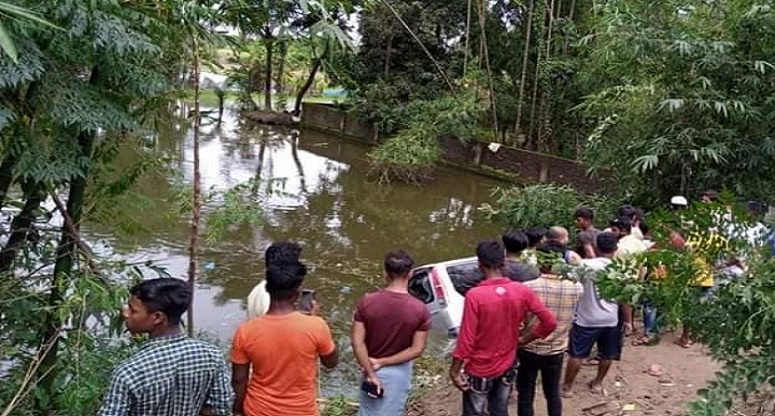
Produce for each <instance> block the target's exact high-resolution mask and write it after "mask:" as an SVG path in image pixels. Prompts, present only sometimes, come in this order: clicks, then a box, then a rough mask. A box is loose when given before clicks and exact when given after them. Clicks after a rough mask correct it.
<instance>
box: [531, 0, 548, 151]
mask: <svg viewBox="0 0 775 416" xmlns="http://www.w3.org/2000/svg"><path fill="white" fill-rule="evenodd" d="M547 11H548V10H543V13H541V25H542V30H541V39H543V38H544V36H546V12H547ZM541 46H542V45H541V42H540V41H539V42H538V47H537V48H536V49H537V50H538V51H537V53H536V69H535V76H534V78H533V96H532V98H531V104H530V127H529V128H528V133H527V142H528V143H532V148H533V149H536V143H535V137H533V126H536V125H537V124H536V123H537V122H536V108H537V107H538V84H539V83H540V82H541V80H540V79H539V78H540V75H541V72H540V70H541V51H542V48H541Z"/></svg>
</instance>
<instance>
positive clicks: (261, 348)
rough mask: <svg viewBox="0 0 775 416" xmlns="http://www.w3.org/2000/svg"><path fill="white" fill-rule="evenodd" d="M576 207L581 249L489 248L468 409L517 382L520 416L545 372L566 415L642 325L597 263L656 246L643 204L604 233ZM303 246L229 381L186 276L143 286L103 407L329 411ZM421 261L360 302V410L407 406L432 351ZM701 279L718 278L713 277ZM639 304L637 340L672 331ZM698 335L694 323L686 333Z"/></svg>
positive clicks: (543, 236) (459, 351) (324, 352)
mask: <svg viewBox="0 0 775 416" xmlns="http://www.w3.org/2000/svg"><path fill="white" fill-rule="evenodd" d="M711 197H713V198H715V197H716V196H715V194H708V195H703V198H711ZM711 202H712V201H711ZM671 204H672V206H673V208H675V209H681V208H684V207H686V206H687V205H688V201H687V200H686V198H684V197H675V198H673V199H672V200H671ZM574 218H575V225H576V228H577V230H576V238H575V244H574V245H573V246H572V247H571V246H570V232H569V231H568V230H567V229H565V228H563V227H559V226H554V227H550V228H548V229H547V228H542V227H535V228H530V229H526V230H510V231H508V232H506V233H505V234H504V235H503V236H502V239H501V241H496V240H490V241H484V242H481V243H479V244H478V246H477V247H476V255H477V258H478V262H479V269H480V271H481V273H482V280H481V281H480V282H479V283H478V284H477V285H476V286H475V287H473V288H471V289H470V290H468V292H467V293H466V294H465V306H464V309H463V319H462V323H461V326H460V329H459V334H458V337H457V340H456V344H455V348H454V351H453V353H452V363H451V366H450V369H449V376H450V379H451V381H452V383H453V384H454V386H455V387H457V388H458V389H459V390H460V391H462V402H463V416H480V415H489V416H504V415H508V414H509V411H508V405H509V401H510V400H511V399H512V397H513V394H512V391H513V390H515V391H516V401H517V414H518V415H519V416H531V415H533V414H534V413H533V412H534V403H533V402H534V398H535V394H536V388H537V380H538V375H539V374H540V376H541V383H542V388H543V394H544V396H545V397H546V402H547V407H548V409H547V410H548V415H549V416H560V415H561V414H562V403H563V399H568V398H571V397H573V395H574V394H575V392H576V389H577V387H576V386H575V384H574V382H575V379H576V376H577V375H578V373H579V370H580V368H581V366H582V365H583V364H584V363H585V361H587V362H590V363H591V364H593V365H596V366H597V376H596V377H595V378H594V379H593V380H592V381H591V382H590V383H588V385H587V386H586V388H588V389H589V391H591V392H592V393H598V394H600V393H603V392H604V390H605V388H604V383H605V379H606V375H607V373H608V370H609V369H610V367H611V365H612V362H613V361H617V360H619V359H620V358H621V355H622V350H623V345H624V339H625V337H626V336H628V335H631V334H632V332H633V320H634V315H635V313H634V309H635V308H634V307H633V305H623V304H618V303H616V302H613V301H609V300H606V299H602V298H601V297H600V295H599V293H598V290H597V288H596V286H595V280H596V276H597V273H598V272H600V271H602V270H606V269H607V268H608V267H610V265H611V264H612V263H613V262H614V260H615V259H617V258H622V259H626V258H627V257H628V256H635V255H637V254H638V253H642V252H645V251H647V250H649V249H650V248H652V247H653V245H654V243H653V241H651V238H650V230H649V227H648V225H647V224H646V223H645V222H644V215H643V212H642V211H641V210H639V209H637V208H635V207H632V206H630V205H625V206H622V207H620V208H619V210H618V212H617V213H616V216H615V218H614V219H613V220H611V221H610V222H609V223H608V228H607V229H605V230H598V229H597V228H596V227H595V215H594V212H593V211H592V210H591V209H587V208H582V209H579V210H577V211H576V212H575V215H574ZM671 237H672V238H671V242H672V244H675V245H676V246H680V245H682V244H686V241H685V240H686V239H685V238H684V236H682V235H680V233H679V232H675V233H673V235H671ZM300 254H301V247H300V246H299V245H298V244H296V243H292V242H279V243H275V244H273V245H271V246H270V247H269V248H268V249H267V251H266V256H265V263H266V278H265V280H264V281H263V282H262V283H261V284H259V285H258V286H257V287H256V289H254V291H253V292H252V293H251V294H250V296H249V315H250V319H248V320H247V321H246V322H244V323H242V324H241V325H240V326H239V328H238V329H237V330H236V332H235V334H234V337H233V343H232V349H231V353H230V361H231V372H230V374H231V376H230V378H229V371H228V369H227V366H226V362H225V360H224V359H223V357H222V355H221V352H220V351H219V349H218V348H217V347H215V346H213V345H211V344H209V343H207V342H204V341H200V340H195V339H191V338H188V337H187V336H185V335H184V334H183V333H182V332H181V328H180V327H181V316H182V314H183V313H184V312H185V311H186V310H187V308H189V307H190V304H191V295H192V293H191V288H190V286H189V285H188V284H187V283H185V282H183V281H181V280H177V279H171V278H161V279H153V280H147V281H143V282H141V283H139V284H138V285H136V286H135V287H133V288H132V289H131V298H130V299H129V302H128V304H127V306H126V307H125V309H124V310H123V316H124V318H125V321H126V328H127V329H128V330H129V332H130V333H132V334H147V335H148V337H149V340H148V341H147V342H146V343H145V344H144V345H143V346H142V348H141V349H140V350H139V351H138V352H137V353H136V354H134V355H133V356H132V357H130V358H129V359H127V360H126V361H124V362H123V363H121V364H120V365H119V366H118V367H117V368H116V369H115V371H114V373H113V377H112V380H111V383H110V386H109V388H108V391H107V393H106V395H105V398H104V401H103V405H102V407H101V409H100V410H99V413H98V415H99V416H125V415H145V416H173V415H175V416H189V415H190V416H194V415H231V414H234V415H246V416H314V415H317V414H318V400H317V399H318V398H317V392H318V388H317V384H318V369H319V364H322V365H323V366H325V367H328V368H332V367H335V366H336V365H337V364H338V362H339V355H340V352H339V350H338V348H337V345H336V343H335V342H334V339H333V337H332V334H331V330H330V328H329V326H328V324H327V323H326V321H325V320H324V319H323V318H322V317H320V316H319V306H318V304H317V301H315V300H314V298H309V292H308V291H307V292H305V290H304V289H302V286H303V282H304V278H305V276H306V273H307V268H306V267H305V265H304V263H302V262H301V260H300ZM558 262H565V263H567V264H568V265H571V266H574V267H572V270H573V271H572V272H571V273H572V274H573V276H574V278H571V279H569V278H567V276H564V275H563V276H561V275H560V274H558V273H557V272H556V271H555V270H556V265H557V263H558ZM413 267H414V261H413V260H412V258H411V257H410V255H409V254H407V253H406V252H404V251H395V252H390V253H388V254H387V255H386V256H385V259H384V276H385V281H386V285H385V287H384V288H382V289H381V290H378V291H376V292H373V293H369V294H367V295H365V296H364V297H362V298H361V299H360V300H359V301H358V303H357V305H356V308H355V312H354V314H353V319H352V332H351V345H352V350H353V354H354V356H355V359H356V360H357V363H358V365H359V366H360V368H361V369H362V374H363V378H362V384H361V385H360V397H359V407H358V414H359V415H361V416H399V415H403V414H405V407H406V402H407V399H408V397H409V393H410V390H411V387H412V369H413V368H412V363H413V361H414V360H415V359H416V358H418V357H420V356H421V355H422V354H423V351H424V349H425V344H426V340H427V337H428V331H429V330H430V327H431V316H430V313H429V311H428V309H427V308H426V306H425V304H424V303H422V302H421V301H419V300H418V299H416V298H415V297H414V296H412V295H411V294H410V293H409V282H410V278H411V272H412V269H413ZM635 273H640V269H636V271H635ZM635 277H639V276H635ZM641 277H642V276H641ZM711 280H712V279H711ZM697 284H698V285H700V286H706V287H708V288H710V287H712V285H713V282H712V281H707V279H706V280H704V281H698V283H697ZM305 296H307V300H306V301H305V299H304V297H305ZM310 299H312V300H310ZM301 304H304V305H305V306H304V307H300V305H301ZM637 306H638V307H642V308H643V320H644V323H643V334H642V337H633V338H634V339H633V342H632V343H633V345H644V344H646V343H648V342H649V341H650V339H651V337H653V336H655V335H656V334H657V333H658V331H659V329H658V328H657V325H656V321H657V320H656V312H657V311H656V310H655V308H654V307H653V305H651V304H649V303H648V302H645V303H644V304H643V305H637ZM690 342H691V340H690V334H689V333H688V332H686V331H684V334H683V335H682V339H681V342H680V344H681V345H682V346H686V347H688V346H689V345H690ZM566 356H567V357H568V359H567V363H566V362H565V361H566V359H565V357H566ZM563 371H564V378H563Z"/></svg>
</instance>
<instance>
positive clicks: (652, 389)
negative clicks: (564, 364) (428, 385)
mask: <svg viewBox="0 0 775 416" xmlns="http://www.w3.org/2000/svg"><path fill="white" fill-rule="evenodd" d="M673 340H674V338H673V335H672V334H666V336H665V337H664V338H663V339H662V342H661V343H660V344H659V345H656V346H651V347H632V346H630V345H629V342H630V339H629V338H628V339H627V340H626V342H627V344H625V345H626V346H625V350H624V356H623V359H622V361H621V362H619V363H615V364H614V365H613V366H612V367H611V372H610V373H609V374H608V377H607V379H606V383H605V387H606V390H607V396H605V397H603V396H600V395H592V394H591V393H589V391H588V390H587V389H586V388H585V387H584V386H586V383H587V382H589V381H590V380H591V379H592V378H594V375H595V371H596V368H595V367H587V366H585V367H583V368H582V370H581V372H580V373H579V376H578V379H577V380H576V395H575V397H573V398H571V399H566V400H564V402H563V405H564V411H563V414H564V415H568V416H584V415H596V416H602V415H606V416H616V415H627V416H641V415H654V416H665V415H678V414H680V413H681V412H682V411H683V410H685V407H684V406H685V404H686V402H687V401H689V400H691V399H693V398H695V397H696V392H697V390H698V389H700V388H701V387H703V385H704V384H705V383H706V382H707V381H708V380H710V379H711V378H713V374H714V373H715V372H716V371H717V370H718V369H719V368H720V366H719V364H718V363H715V362H713V361H711V359H710V358H709V357H708V356H707V355H706V354H705V352H704V350H703V348H702V347H701V346H693V347H692V348H689V349H684V348H681V347H679V346H677V345H675V344H673ZM652 364H659V365H661V366H662V368H663V373H664V374H663V376H661V377H654V376H651V375H649V374H647V370H648V368H649V366H650V365H652ZM539 386H540V382H539ZM460 401H461V396H460V393H459V392H458V391H457V390H455V389H454V388H453V387H452V386H451V384H450V382H448V381H447V380H446V379H444V380H443V381H442V384H441V386H439V387H438V388H436V389H434V390H432V391H430V392H428V393H427V394H425V396H424V397H423V398H421V399H420V400H419V401H418V402H417V406H416V408H415V409H414V410H413V411H412V412H410V413H409V414H410V415H411V416H460V414H461V411H460V408H461V406H460ZM598 404H600V407H598V408H595V409H594V411H593V412H590V411H585V410H584V409H586V408H588V407H590V406H595V405H598ZM606 405H607V406H609V408H610V409H611V411H610V412H609V413H602V411H603V410H604V409H605V406H606ZM625 405H627V408H631V409H634V410H626V411H620V410H615V409H617V408H621V407H623V406H625ZM633 406H634V407H633ZM509 409H510V412H511V415H516V403H514V402H512V403H511V404H510V406H509ZM535 411H536V413H535V415H536V416H546V402H545V401H544V399H543V395H542V393H541V391H540V387H539V391H537V392H536V405H535Z"/></svg>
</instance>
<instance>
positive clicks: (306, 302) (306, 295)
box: [299, 289, 315, 313]
mask: <svg viewBox="0 0 775 416" xmlns="http://www.w3.org/2000/svg"><path fill="white" fill-rule="evenodd" d="M313 300H315V291H314V290H313V289H302V290H301V297H300V298H299V312H302V313H310V312H312V306H313V305H312V301H313Z"/></svg>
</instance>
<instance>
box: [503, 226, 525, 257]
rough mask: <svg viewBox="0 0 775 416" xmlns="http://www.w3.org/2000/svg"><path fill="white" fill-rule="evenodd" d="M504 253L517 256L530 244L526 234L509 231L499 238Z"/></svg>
mask: <svg viewBox="0 0 775 416" xmlns="http://www.w3.org/2000/svg"><path fill="white" fill-rule="evenodd" d="M501 241H503V246H504V247H506V251H508V252H509V253H513V254H519V253H521V252H522V251H524V250H525V249H526V248H527V247H528V245H529V244H530V240H529V239H528V238H527V234H525V232H524V231H517V230H509V231H507V232H506V234H503V236H502V237H501Z"/></svg>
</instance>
